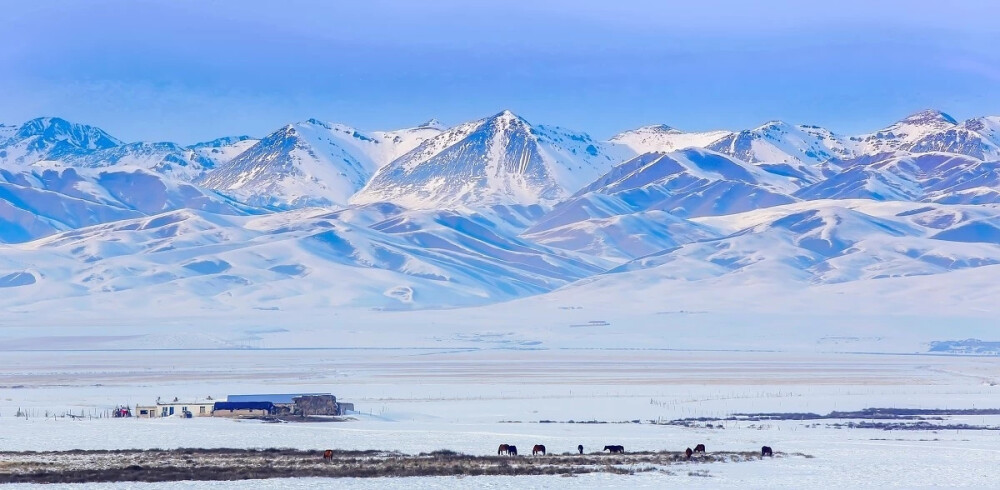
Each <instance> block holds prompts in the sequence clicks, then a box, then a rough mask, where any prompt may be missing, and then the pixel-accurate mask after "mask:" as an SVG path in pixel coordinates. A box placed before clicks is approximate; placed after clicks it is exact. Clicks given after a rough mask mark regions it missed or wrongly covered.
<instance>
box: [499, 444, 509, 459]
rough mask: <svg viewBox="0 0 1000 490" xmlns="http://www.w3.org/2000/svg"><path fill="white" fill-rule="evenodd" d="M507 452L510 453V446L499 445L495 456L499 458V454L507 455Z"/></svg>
mask: <svg viewBox="0 0 1000 490" xmlns="http://www.w3.org/2000/svg"><path fill="white" fill-rule="evenodd" d="M509 451H510V445H508V444H501V445H500V447H499V448H498V449H497V456H500V455H501V454H507V453H508V452H509Z"/></svg>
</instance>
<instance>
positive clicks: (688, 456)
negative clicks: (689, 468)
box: [684, 448, 694, 459]
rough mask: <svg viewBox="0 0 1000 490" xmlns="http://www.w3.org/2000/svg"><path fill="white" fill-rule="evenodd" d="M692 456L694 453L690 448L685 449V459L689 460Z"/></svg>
mask: <svg viewBox="0 0 1000 490" xmlns="http://www.w3.org/2000/svg"><path fill="white" fill-rule="evenodd" d="M692 454H694V451H692V450H691V448H687V449H685V450H684V455H685V456H687V459H691V455H692Z"/></svg>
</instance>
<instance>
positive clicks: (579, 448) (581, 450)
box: [576, 444, 583, 454]
mask: <svg viewBox="0 0 1000 490" xmlns="http://www.w3.org/2000/svg"><path fill="white" fill-rule="evenodd" d="M576 450H577V451H580V454H583V444H580V445H579V446H577V447H576Z"/></svg>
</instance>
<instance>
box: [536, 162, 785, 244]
mask: <svg viewBox="0 0 1000 490" xmlns="http://www.w3.org/2000/svg"><path fill="white" fill-rule="evenodd" d="M795 189H796V186H795V184H793V183H791V182H790V181H789V179H787V178H785V177H782V176H778V175H774V174H771V173H769V172H766V171H764V170H762V169H760V168H757V167H755V166H754V165H751V164H748V163H744V162H741V161H739V160H735V159H733V158H730V157H728V156H726V155H722V154H720V153H715V152H712V151H708V150H703V149H698V148H688V149H684V150H679V151H675V152H672V153H665V154H664V153H647V154H644V155H639V156H637V157H635V158H633V159H631V160H628V161H626V162H624V163H622V164H621V165H618V166H616V167H614V168H613V169H611V171H610V172H608V173H607V174H605V175H604V176H602V177H601V178H599V179H597V180H595V181H594V182H593V183H591V184H590V185H588V186H587V187H585V188H583V189H581V190H580V191H579V192H577V194H576V195H574V196H573V197H572V198H571V199H569V200H566V201H564V202H562V203H560V204H559V205H558V206H556V207H555V209H553V210H552V211H551V212H550V213H548V214H546V215H545V216H543V217H542V219H540V220H539V221H538V223H536V224H535V225H534V226H532V227H531V228H530V230H529V233H537V232H539V231H542V230H547V229H551V228H556V227H561V226H564V225H568V224H570V223H574V222H577V221H582V220H587V219H591V218H607V217H610V216H614V215H619V214H628V213H632V212H637V211H648V210H662V211H667V212H670V213H671V214H674V215H676V216H680V217H692V216H707V215H714V214H729V213H737V212H742V211H748V210H751V209H757V208H761V207H767V206H775V205H779V204H786V203H790V202H794V201H795V200H796V199H795V198H793V197H791V196H790V195H789V194H790V193H791V192H793V191H794V190H795Z"/></svg>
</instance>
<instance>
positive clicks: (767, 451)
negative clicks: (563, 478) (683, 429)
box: [323, 444, 774, 460]
mask: <svg viewBox="0 0 1000 490" xmlns="http://www.w3.org/2000/svg"><path fill="white" fill-rule="evenodd" d="M576 450H577V451H579V452H580V454H583V444H580V445H579V446H577V447H576ZM603 451H607V452H608V453H609V454H625V446H620V445H616V444H610V445H607V446H604V449H603V450H602V452H603ZM697 453H702V454H705V445H704V444H698V445H697V446H695V447H694V449H691V448H687V449H686V450H684V454H685V456H687V459H691V456H694V455H695V454H697ZM538 454H541V455H542V456H545V445H544V444H535V447H533V448H531V455H532V456H537V455H538ZM497 456H517V446H515V445H513V444H501V445H500V447H499V448H497ZM764 456H770V457H772V458H773V457H774V451H772V450H771V447H770V446H763V447H761V448H760V457H762V458H763V457H764ZM323 459H325V460H333V450H332V449H327V450H326V451H323Z"/></svg>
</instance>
